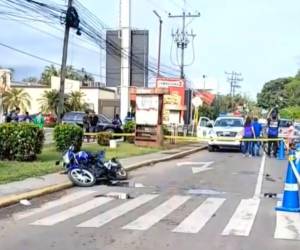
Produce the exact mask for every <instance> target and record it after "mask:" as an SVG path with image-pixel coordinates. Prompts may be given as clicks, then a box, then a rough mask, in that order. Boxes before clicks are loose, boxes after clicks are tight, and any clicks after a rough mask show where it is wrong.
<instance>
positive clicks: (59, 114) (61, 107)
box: [57, 0, 73, 123]
mask: <svg viewBox="0 0 300 250" xmlns="http://www.w3.org/2000/svg"><path fill="white" fill-rule="evenodd" d="M72 3H73V0H68V10H69V9H70V8H71V7H72ZM66 15H68V11H67V14H66ZM69 34H70V25H69V23H68V22H67V16H66V24H65V35H64V45H63V55H62V60H61V61H62V62H61V69H60V87H59V101H58V110H57V111H58V112H57V122H58V123H60V122H61V120H62V115H63V112H64V98H65V79H66V67H67V57H68V45H69Z"/></svg>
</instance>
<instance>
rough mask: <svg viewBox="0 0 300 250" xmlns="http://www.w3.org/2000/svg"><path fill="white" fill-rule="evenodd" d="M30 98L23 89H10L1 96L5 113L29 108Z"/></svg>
mask: <svg viewBox="0 0 300 250" xmlns="http://www.w3.org/2000/svg"><path fill="white" fill-rule="evenodd" d="M30 105H31V103H30V96H29V94H28V93H27V92H26V91H24V89H15V88H13V89H10V90H8V91H5V92H4V94H3V107H4V109H5V110H6V111H8V110H10V109H14V108H15V107H19V108H21V109H22V110H27V109H28V108H30Z"/></svg>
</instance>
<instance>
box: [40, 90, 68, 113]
mask: <svg viewBox="0 0 300 250" xmlns="http://www.w3.org/2000/svg"><path fill="white" fill-rule="evenodd" d="M38 101H39V102H40V105H41V106H40V107H41V110H42V111H43V112H46V113H52V114H56V115H57V113H58V112H57V109H58V103H59V92H58V91H57V90H54V89H53V90H46V91H45V92H44V94H43V95H42V97H41V98H40V99H38ZM64 102H65V105H64V108H65V110H64V111H69V106H68V96H67V95H65V100H64Z"/></svg>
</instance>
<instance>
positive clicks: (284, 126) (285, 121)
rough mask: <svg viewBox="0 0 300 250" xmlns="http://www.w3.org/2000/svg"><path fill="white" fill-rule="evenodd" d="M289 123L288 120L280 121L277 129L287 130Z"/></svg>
mask: <svg viewBox="0 0 300 250" xmlns="http://www.w3.org/2000/svg"><path fill="white" fill-rule="evenodd" d="M290 122H291V121H290V120H280V123H279V127H281V128H287V127H288V125H289V123H290Z"/></svg>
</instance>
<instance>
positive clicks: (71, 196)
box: [13, 190, 96, 220]
mask: <svg viewBox="0 0 300 250" xmlns="http://www.w3.org/2000/svg"><path fill="white" fill-rule="evenodd" d="M95 192H96V191H90V190H82V191H78V192H75V193H71V194H69V195H66V196H63V197H62V198H60V199H58V200H54V201H50V202H47V203H45V204H43V205H42V206H41V207H38V208H34V209H31V210H29V211H25V212H21V213H17V214H14V215H13V217H14V219H16V220H21V219H24V218H27V217H29V216H32V215H34V214H37V213H40V212H43V211H46V210H49V209H51V208H55V207H58V206H61V205H64V204H67V203H69V202H72V201H75V200H77V199H80V198H82V197H84V196H88V195H91V194H93V193H95Z"/></svg>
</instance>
